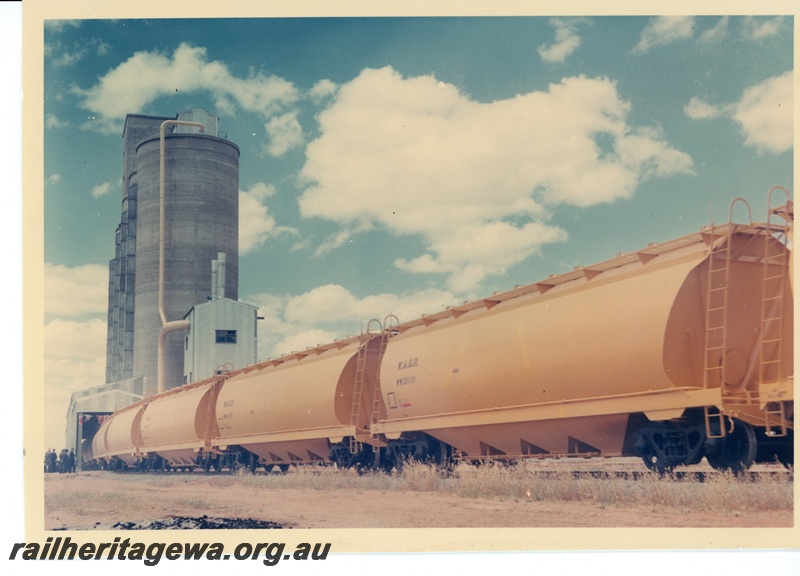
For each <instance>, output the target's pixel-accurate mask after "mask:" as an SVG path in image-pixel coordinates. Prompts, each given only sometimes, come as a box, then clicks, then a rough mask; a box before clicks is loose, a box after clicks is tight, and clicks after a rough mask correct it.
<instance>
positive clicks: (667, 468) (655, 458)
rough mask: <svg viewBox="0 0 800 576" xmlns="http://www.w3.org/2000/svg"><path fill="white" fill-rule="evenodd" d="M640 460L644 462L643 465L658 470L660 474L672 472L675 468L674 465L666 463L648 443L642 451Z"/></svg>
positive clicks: (654, 470)
mask: <svg viewBox="0 0 800 576" xmlns="http://www.w3.org/2000/svg"><path fill="white" fill-rule="evenodd" d="M642 462H644V465H645V466H647V467H648V468H649V469H650V470H652V471H653V472H658V473H659V474H660V475H662V476H663V475H664V474H672V472H673V471H674V470H675V465H674V464H668V463H667V462H666V461H665V460H664V458H661V457H660V456H659V455H658V454H656V452H655V450H653V449H652V448H651V447H650V445H649V444H648V445H647V447H646V448H645V450H644V452H643V453H642Z"/></svg>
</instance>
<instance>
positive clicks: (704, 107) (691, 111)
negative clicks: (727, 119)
mask: <svg viewBox="0 0 800 576" xmlns="http://www.w3.org/2000/svg"><path fill="white" fill-rule="evenodd" d="M683 112H684V114H686V116H687V117H689V118H691V119H692V120H705V119H707V118H716V117H717V116H719V115H720V114H722V113H723V110H721V109H720V108H719V107H717V106H714V105H713V104H709V103H708V102H705V101H704V100H701V99H700V98H696V97H695V98H692V99H691V100H689V103H688V104H687V105H686V106H684V107H683Z"/></svg>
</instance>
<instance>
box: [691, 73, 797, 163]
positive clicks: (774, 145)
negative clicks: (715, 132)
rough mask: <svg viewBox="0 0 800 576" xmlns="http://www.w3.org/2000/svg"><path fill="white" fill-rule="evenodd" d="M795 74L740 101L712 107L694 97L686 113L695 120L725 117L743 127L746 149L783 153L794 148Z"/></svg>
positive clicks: (758, 86) (767, 84)
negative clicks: (793, 77)
mask: <svg viewBox="0 0 800 576" xmlns="http://www.w3.org/2000/svg"><path fill="white" fill-rule="evenodd" d="M792 102H793V81H792V73H791V71H790V72H786V73H785V74H782V75H780V76H775V77H773V78H768V79H767V80H765V81H763V82H761V83H759V84H756V85H755V86H751V87H749V88H747V89H746V90H745V91H744V92H743V93H742V96H741V98H740V99H739V101H738V102H733V103H726V104H721V105H717V106H714V105H711V104H708V103H706V102H704V101H703V100H701V99H699V98H692V99H691V100H690V101H689V103H688V104H687V105H686V106H685V107H684V113H685V114H686V115H687V116H688V117H689V118H691V119H693V120H705V119H709V118H716V117H724V118H729V119H731V120H733V121H734V122H736V123H738V124H739V127H740V129H741V131H742V134H743V135H744V138H745V140H744V144H745V146H750V147H751V148H755V149H756V150H758V152H759V153H764V152H772V153H774V154H780V153H782V152H785V151H787V150H790V149H791V148H792V143H793V133H792V130H793V123H792Z"/></svg>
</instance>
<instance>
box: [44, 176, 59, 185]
mask: <svg viewBox="0 0 800 576" xmlns="http://www.w3.org/2000/svg"><path fill="white" fill-rule="evenodd" d="M59 182H61V174H51V175H50V176H48V177H47V178H45V179H44V185H45V186H47V187H50V186H53V185H54V184H58V183H59Z"/></svg>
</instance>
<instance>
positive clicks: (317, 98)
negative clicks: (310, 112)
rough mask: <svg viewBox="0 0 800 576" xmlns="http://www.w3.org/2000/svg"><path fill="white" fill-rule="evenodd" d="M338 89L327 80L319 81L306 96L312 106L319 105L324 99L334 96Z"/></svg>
mask: <svg viewBox="0 0 800 576" xmlns="http://www.w3.org/2000/svg"><path fill="white" fill-rule="evenodd" d="M338 88H339V87H338V86H337V85H336V84H335V83H333V82H331V81H330V80H328V79H325V80H320V81H319V82H317V83H316V84H314V86H313V87H312V88H311V90H309V91H308V96H309V98H311V101H312V102H314V104H321V103H322V102H323V101H324V100H325V99H326V98H328V97H330V96H333V95H334V94H336V90H337V89H338Z"/></svg>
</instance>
